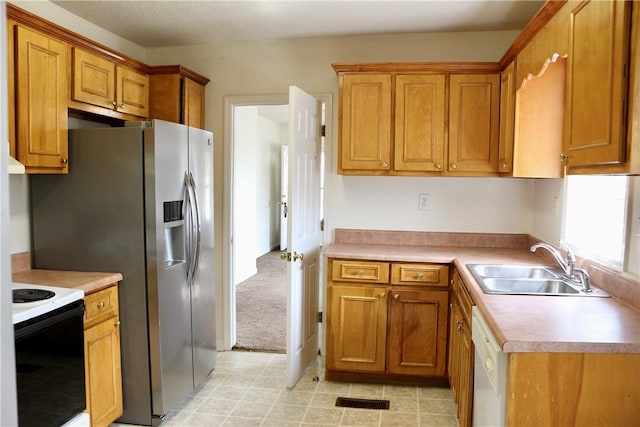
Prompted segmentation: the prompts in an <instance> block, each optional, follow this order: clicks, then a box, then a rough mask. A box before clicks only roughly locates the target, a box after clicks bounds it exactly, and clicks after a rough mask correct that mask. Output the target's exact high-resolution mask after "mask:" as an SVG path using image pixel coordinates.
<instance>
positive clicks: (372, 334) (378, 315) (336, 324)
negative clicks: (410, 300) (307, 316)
mask: <svg viewBox="0 0 640 427" xmlns="http://www.w3.org/2000/svg"><path fill="white" fill-rule="evenodd" d="M329 304H330V306H329V307H330V309H329V319H328V322H327V323H328V325H327V327H328V333H329V338H328V340H327V350H328V354H327V369H335V370H345V371H360V372H384V370H385V356H386V336H387V289H386V287H364V286H362V287H358V286H331V287H330V288H329Z"/></svg>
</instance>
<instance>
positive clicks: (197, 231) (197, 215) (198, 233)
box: [189, 172, 202, 276]
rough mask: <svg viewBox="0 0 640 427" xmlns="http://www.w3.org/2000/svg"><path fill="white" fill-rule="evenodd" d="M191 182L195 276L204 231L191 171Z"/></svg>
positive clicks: (193, 273)
mask: <svg viewBox="0 0 640 427" xmlns="http://www.w3.org/2000/svg"><path fill="white" fill-rule="evenodd" d="M189 184H190V187H191V192H192V193H191V194H192V199H193V211H194V217H195V220H196V221H195V224H194V227H193V231H194V235H193V237H194V238H195V245H194V248H193V259H194V260H193V272H192V276H193V275H195V273H196V269H197V268H198V261H200V243H201V238H202V233H201V225H200V205H199V204H198V196H197V192H196V181H195V179H194V178H193V174H192V173H191V172H189Z"/></svg>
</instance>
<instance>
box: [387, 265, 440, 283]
mask: <svg viewBox="0 0 640 427" xmlns="http://www.w3.org/2000/svg"><path fill="white" fill-rule="evenodd" d="M391 283H392V284H394V285H423V286H424V285H433V286H444V287H447V286H448V285H449V267H448V266H446V265H436V264H399V263H393V264H392V266H391Z"/></svg>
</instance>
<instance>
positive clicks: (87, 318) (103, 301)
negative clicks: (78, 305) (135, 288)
mask: <svg viewBox="0 0 640 427" xmlns="http://www.w3.org/2000/svg"><path fill="white" fill-rule="evenodd" d="M84 305H85V312H84V324H85V326H88V325H90V324H91V323H92V322H94V321H96V320H97V319H100V318H102V317H104V316H113V315H116V314H117V313H118V287H117V286H111V287H109V288H106V289H103V290H101V291H98V292H95V293H92V294H89V295H87V296H85V298H84Z"/></svg>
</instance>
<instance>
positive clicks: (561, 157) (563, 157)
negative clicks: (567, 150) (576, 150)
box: [560, 153, 569, 162]
mask: <svg viewBox="0 0 640 427" xmlns="http://www.w3.org/2000/svg"><path fill="white" fill-rule="evenodd" d="M568 158H569V156H568V155H566V154H564V153H560V161H562V162H564V161H565V160H567V159H568Z"/></svg>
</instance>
